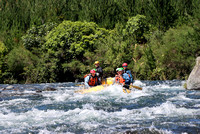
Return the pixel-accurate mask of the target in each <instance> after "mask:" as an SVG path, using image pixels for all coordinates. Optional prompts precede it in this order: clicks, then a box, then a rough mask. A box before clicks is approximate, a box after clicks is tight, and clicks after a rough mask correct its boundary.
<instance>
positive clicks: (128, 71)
mask: <svg viewBox="0 0 200 134" xmlns="http://www.w3.org/2000/svg"><path fill="white" fill-rule="evenodd" d="M124 72H125V73H127V74H129V75H130V78H131V80H130V83H133V76H132V74H131V71H130V70H129V69H126V70H124Z"/></svg>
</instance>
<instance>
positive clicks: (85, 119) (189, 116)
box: [0, 80, 200, 134]
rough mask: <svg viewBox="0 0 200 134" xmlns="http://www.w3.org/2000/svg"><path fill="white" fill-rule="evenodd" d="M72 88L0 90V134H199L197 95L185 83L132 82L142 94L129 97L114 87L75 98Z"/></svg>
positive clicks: (66, 85) (72, 85)
mask: <svg viewBox="0 0 200 134" xmlns="http://www.w3.org/2000/svg"><path fill="white" fill-rule="evenodd" d="M76 84H77V83H71V82H66V83H42V84H15V85H5V84H1V85H0V89H1V90H0V91H1V93H0V133H1V134H8V133H9V134H16V133H17V134H18V133H19V134H21V133H39V134H57V133H67V134H73V133H76V134H82V133H97V134H98V133H105V134H107V133H108V134H112V133H119V134H121V133H134V134H135V133H142V134H143V133H144V134H145V133H147V134H149V133H152V134H154V133H155V134H180V133H184V134H187V133H191V134H195V133H200V91H189V90H185V89H184V88H183V84H184V81H178V80H173V81H135V83H134V85H137V86H140V87H142V88H143V90H137V89H133V90H132V91H131V93H130V94H126V93H123V91H122V88H121V87H120V86H119V85H112V86H109V87H107V88H106V89H105V90H102V91H99V92H93V93H88V94H80V93H75V92H74V91H75V90H78V89H80V87H79V86H76ZM79 84H80V83H79ZM8 86H13V87H14V88H15V89H12V90H3V88H6V87H8ZM47 87H53V88H55V89H57V90H56V91H45V90H44V89H45V88H47ZM41 90H44V91H42V92H36V91H41Z"/></svg>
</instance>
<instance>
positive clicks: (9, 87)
mask: <svg viewBox="0 0 200 134" xmlns="http://www.w3.org/2000/svg"><path fill="white" fill-rule="evenodd" d="M12 89H14V87H13V86H7V87H6V88H5V90H12Z"/></svg>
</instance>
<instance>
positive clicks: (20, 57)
mask: <svg viewBox="0 0 200 134" xmlns="http://www.w3.org/2000/svg"><path fill="white" fill-rule="evenodd" d="M6 57H7V58H6V63H7V66H8V71H10V72H11V73H12V75H13V78H14V79H18V80H19V82H22V81H24V80H25V75H24V72H25V68H26V67H28V66H33V65H34V64H36V61H37V60H38V59H37V57H36V56H35V55H33V54H32V53H31V52H30V51H28V50H26V49H25V48H24V47H23V46H19V47H18V48H14V49H13V50H12V51H11V52H10V53H9V54H8V55H7V56H6Z"/></svg>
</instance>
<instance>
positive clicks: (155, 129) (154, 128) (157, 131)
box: [149, 124, 173, 134]
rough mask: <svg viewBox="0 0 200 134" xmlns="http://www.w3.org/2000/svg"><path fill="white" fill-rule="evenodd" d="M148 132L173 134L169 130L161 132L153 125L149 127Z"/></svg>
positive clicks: (161, 130)
mask: <svg viewBox="0 0 200 134" xmlns="http://www.w3.org/2000/svg"><path fill="white" fill-rule="evenodd" d="M149 130H150V131H151V132H152V133H159V134H173V132H172V131H170V130H163V129H157V128H156V127H155V126H154V125H153V124H152V125H151V126H150V128H149Z"/></svg>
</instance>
